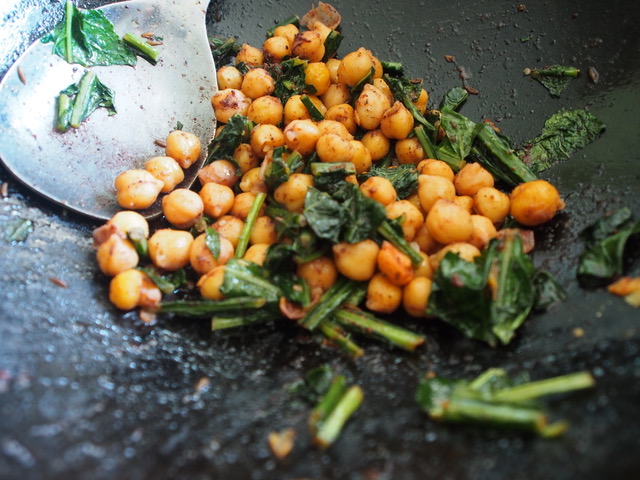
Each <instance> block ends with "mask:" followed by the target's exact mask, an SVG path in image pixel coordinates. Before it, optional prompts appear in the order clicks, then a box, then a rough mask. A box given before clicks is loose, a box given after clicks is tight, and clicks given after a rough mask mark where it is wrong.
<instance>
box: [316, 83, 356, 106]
mask: <svg viewBox="0 0 640 480" xmlns="http://www.w3.org/2000/svg"><path fill="white" fill-rule="evenodd" d="M320 99H321V100H322V103H323V104H324V106H325V108H331V107H333V106H334V105H340V104H341V103H349V102H351V90H349V87H347V86H346V85H345V84H344V83H332V84H331V85H329V88H328V89H327V91H326V92H325V93H324V94H322V95H321V96H320Z"/></svg>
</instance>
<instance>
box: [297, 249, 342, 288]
mask: <svg viewBox="0 0 640 480" xmlns="http://www.w3.org/2000/svg"><path fill="white" fill-rule="evenodd" d="M296 274H297V275H298V277H300V278H302V279H304V281H305V282H307V284H308V285H309V288H310V289H311V291H313V290H314V289H318V290H320V291H321V292H325V291H327V290H328V289H329V287H330V286H331V285H333V284H334V283H335V282H336V280H337V279H338V269H337V268H336V264H335V263H334V261H333V259H332V258H330V257H326V256H323V257H318V258H316V259H314V260H311V261H309V262H306V263H301V264H299V265H298V266H297V268H296Z"/></svg>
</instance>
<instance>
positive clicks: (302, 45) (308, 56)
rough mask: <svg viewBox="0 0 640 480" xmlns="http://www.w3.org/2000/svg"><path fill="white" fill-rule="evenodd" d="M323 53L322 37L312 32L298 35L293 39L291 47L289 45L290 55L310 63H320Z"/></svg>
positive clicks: (308, 31)
mask: <svg viewBox="0 0 640 480" xmlns="http://www.w3.org/2000/svg"><path fill="white" fill-rule="evenodd" d="M324 52H325V48H324V42H323V40H322V36H321V35H320V34H319V33H318V32H316V31H314V30H307V31H304V32H300V33H298V34H297V35H296V36H295V38H294V39H293V45H291V55H293V56H294V57H299V58H303V59H305V60H309V61H310V62H321V61H322V58H323V57H324Z"/></svg>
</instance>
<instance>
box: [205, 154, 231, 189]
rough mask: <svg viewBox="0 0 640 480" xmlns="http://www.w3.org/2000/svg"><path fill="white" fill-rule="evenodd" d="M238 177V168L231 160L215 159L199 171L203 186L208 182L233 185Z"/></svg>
mask: <svg viewBox="0 0 640 480" xmlns="http://www.w3.org/2000/svg"><path fill="white" fill-rule="evenodd" d="M238 178H239V177H238V169H237V168H236V166H235V165H234V164H233V163H231V162H230V161H229V160H214V161H213V162H211V163H210V164H209V165H207V166H206V167H202V168H201V169H200V171H199V172H198V180H200V183H201V184H202V185H203V186H204V185H206V184H207V183H219V184H220V185H226V186H227V187H233V186H234V185H235V184H236V182H237V181H238Z"/></svg>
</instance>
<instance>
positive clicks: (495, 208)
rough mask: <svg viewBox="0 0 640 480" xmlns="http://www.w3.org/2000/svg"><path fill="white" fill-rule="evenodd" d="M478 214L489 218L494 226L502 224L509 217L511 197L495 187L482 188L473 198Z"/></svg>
mask: <svg viewBox="0 0 640 480" xmlns="http://www.w3.org/2000/svg"><path fill="white" fill-rule="evenodd" d="M473 204H474V207H475V210H476V212H478V213H479V214H480V215H484V216H485V217H488V218H489V220H491V221H492V222H493V223H494V224H501V223H502V222H504V219H505V218H507V215H509V206H510V200H509V195H507V194H506V193H504V192H501V191H500V190H498V189H497V188H494V187H482V188H481V189H480V190H478V192H477V193H476V194H475V196H474V197H473Z"/></svg>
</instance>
